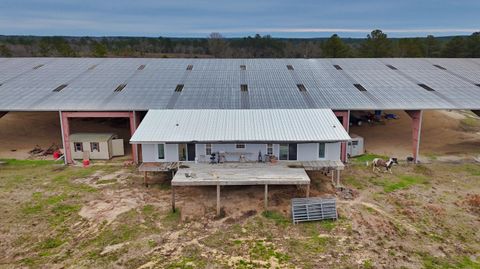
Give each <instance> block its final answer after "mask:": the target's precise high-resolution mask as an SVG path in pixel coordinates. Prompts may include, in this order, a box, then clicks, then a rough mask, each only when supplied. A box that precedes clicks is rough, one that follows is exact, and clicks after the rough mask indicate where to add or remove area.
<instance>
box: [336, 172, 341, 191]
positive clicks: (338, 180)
mask: <svg viewBox="0 0 480 269" xmlns="http://www.w3.org/2000/svg"><path fill="white" fill-rule="evenodd" d="M336 171H337V187H340V170H336Z"/></svg>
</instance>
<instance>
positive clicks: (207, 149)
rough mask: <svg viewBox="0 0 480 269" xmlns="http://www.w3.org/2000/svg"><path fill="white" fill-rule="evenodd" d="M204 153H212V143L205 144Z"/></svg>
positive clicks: (208, 154)
mask: <svg viewBox="0 0 480 269" xmlns="http://www.w3.org/2000/svg"><path fill="white" fill-rule="evenodd" d="M208 151H210V153H208ZM205 155H207V156H210V155H212V144H205Z"/></svg>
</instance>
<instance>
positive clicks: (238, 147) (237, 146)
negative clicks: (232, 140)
mask: <svg viewBox="0 0 480 269" xmlns="http://www.w3.org/2000/svg"><path fill="white" fill-rule="evenodd" d="M235 148H236V149H245V144H236V145H235Z"/></svg>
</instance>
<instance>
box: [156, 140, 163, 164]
mask: <svg viewBox="0 0 480 269" xmlns="http://www.w3.org/2000/svg"><path fill="white" fill-rule="evenodd" d="M160 146H162V151H163V158H160ZM157 160H165V144H163V143H160V144H157Z"/></svg>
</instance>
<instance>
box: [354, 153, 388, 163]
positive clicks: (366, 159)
mask: <svg viewBox="0 0 480 269" xmlns="http://www.w3.org/2000/svg"><path fill="white" fill-rule="evenodd" d="M375 158H380V159H384V160H387V159H388V157H387V156H383V155H377V154H372V153H365V154H363V155H361V156H357V157H353V158H352V159H351V160H353V161H354V162H357V163H365V162H371V161H373V159H375Z"/></svg>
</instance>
